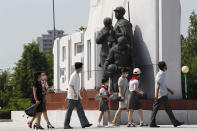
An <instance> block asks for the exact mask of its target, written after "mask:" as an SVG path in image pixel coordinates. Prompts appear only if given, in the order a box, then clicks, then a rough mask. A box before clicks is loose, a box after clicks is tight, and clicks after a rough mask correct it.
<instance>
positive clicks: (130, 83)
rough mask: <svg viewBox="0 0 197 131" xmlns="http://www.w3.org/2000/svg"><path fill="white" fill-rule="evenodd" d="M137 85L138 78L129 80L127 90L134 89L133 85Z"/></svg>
mask: <svg viewBox="0 0 197 131" xmlns="http://www.w3.org/2000/svg"><path fill="white" fill-rule="evenodd" d="M135 84H136V85H137V86H139V80H130V82H129V91H130V92H132V91H134V85H135Z"/></svg>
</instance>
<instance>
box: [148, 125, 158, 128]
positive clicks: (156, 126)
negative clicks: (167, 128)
mask: <svg viewBox="0 0 197 131" xmlns="http://www.w3.org/2000/svg"><path fill="white" fill-rule="evenodd" d="M150 127H155V128H159V127H160V126H158V125H156V124H150Z"/></svg>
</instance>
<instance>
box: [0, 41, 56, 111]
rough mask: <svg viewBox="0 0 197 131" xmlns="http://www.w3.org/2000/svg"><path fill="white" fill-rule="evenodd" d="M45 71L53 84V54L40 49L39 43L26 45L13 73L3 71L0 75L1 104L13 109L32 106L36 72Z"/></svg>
mask: <svg viewBox="0 0 197 131" xmlns="http://www.w3.org/2000/svg"><path fill="white" fill-rule="evenodd" d="M37 71H44V72H46V74H47V75H48V82H49V86H52V85H53V54H52V51H50V52H49V53H44V52H40V51H39V45H38V44H37V43H36V42H31V43H28V44H26V45H24V51H23V53H22V56H21V59H20V60H18V62H17V63H16V65H15V67H14V69H13V73H10V72H9V71H7V70H6V71H3V72H2V74H1V75H0V106H1V107H3V108H9V109H12V110H24V109H25V108H27V107H28V106H30V104H31V103H30V98H31V97H32V95H33V94H32V85H33V83H34V81H35V80H34V74H35V73H36V72H37Z"/></svg>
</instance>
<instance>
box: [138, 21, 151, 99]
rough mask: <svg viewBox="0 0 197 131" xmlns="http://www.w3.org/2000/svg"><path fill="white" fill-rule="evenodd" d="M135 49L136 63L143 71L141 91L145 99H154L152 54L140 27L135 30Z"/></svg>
mask: <svg viewBox="0 0 197 131" xmlns="http://www.w3.org/2000/svg"><path fill="white" fill-rule="evenodd" d="M134 41H135V44H134V49H135V63H136V67H139V68H140V69H141V71H142V74H141V77H140V89H141V90H142V91H144V93H145V95H144V97H143V98H148V99H150V98H153V95H154V85H155V83H154V68H155V67H154V66H155V65H153V63H152V60H151V56H150V52H149V50H148V48H147V44H146V43H145V41H144V40H143V37H142V32H141V29H140V27H139V26H138V25H136V26H135V30H134Z"/></svg>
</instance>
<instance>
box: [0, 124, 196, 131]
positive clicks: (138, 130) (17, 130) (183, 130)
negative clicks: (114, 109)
mask: <svg viewBox="0 0 197 131" xmlns="http://www.w3.org/2000/svg"><path fill="white" fill-rule="evenodd" d="M62 124H63V123H55V124H54V126H55V127H56V129H53V131H65V129H63V125H62ZM42 125H43V127H44V128H45V130H47V129H46V124H44V123H43V124H42ZM31 130H32V129H29V128H28V127H27V125H26V123H21V122H18V123H17V122H0V131H31ZM112 130H113V131H120V130H121V131H130V130H132V131H188V130H189V131H196V130H197V125H183V126H181V127H178V128H174V127H173V126H172V125H161V127H160V128H150V127H134V128H128V127H126V125H122V126H120V127H112V128H104V127H102V128H97V127H96V125H93V126H92V127H90V128H85V129H82V128H81V127H80V126H79V125H78V126H74V129H72V130H71V131H112Z"/></svg>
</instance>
